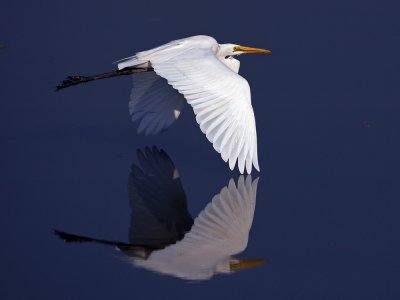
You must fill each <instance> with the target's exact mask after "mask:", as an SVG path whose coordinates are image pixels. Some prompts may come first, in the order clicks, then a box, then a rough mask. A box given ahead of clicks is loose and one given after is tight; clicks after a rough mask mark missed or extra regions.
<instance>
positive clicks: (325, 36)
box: [0, 0, 400, 299]
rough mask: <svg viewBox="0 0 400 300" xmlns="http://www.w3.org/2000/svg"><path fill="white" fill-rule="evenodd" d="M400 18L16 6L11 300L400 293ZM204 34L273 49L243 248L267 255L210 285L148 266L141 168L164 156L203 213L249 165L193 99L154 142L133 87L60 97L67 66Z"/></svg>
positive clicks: (334, 11) (315, 6) (1, 29)
mask: <svg viewBox="0 0 400 300" xmlns="http://www.w3.org/2000/svg"><path fill="white" fill-rule="evenodd" d="M399 12H400V10H399V7H398V5H396V4H395V3H394V2H392V3H391V2H390V1H384V2H379V1H355V0H354V1H329V2H321V1H274V2H261V1H259V2H256V1H250V2H249V1H246V2H243V3H238V4H232V3H229V2H226V3H216V2H215V1H203V2H195V3H192V2H187V3H186V4H182V3H179V2H171V1H169V2H166V1H165V2H163V1H153V2H146V3H145V2H143V3H137V2H135V1H113V2H108V1H102V2H101V1H85V2H82V1H57V2H53V1H14V2H8V3H6V2H2V3H1V4H0V44H3V45H5V46H6V47H5V48H0V66H1V67H0V80H1V85H0V95H1V96H0V99H1V109H0V137H1V139H0V140H1V144H0V146H1V147H0V157H1V181H0V186H1V203H2V205H1V210H0V222H1V224H0V236H1V240H2V242H1V247H0V249H1V250H0V265H1V268H0V274H1V278H0V295H1V298H2V299H55V298H57V299H88V298H89V299H91V298H95V297H96V298H98V299H108V298H117V297H130V298H143V297H146V298H149V299H154V298H168V299H169V298H171V299H174V298H175V299H181V298H185V299H187V298H188V297H190V298H193V299H206V298H211V299H214V298H216V299H217V298H221V297H226V298H231V299H242V298H246V299H247V298H250V299H399V298H400V286H399V284H398V282H399V278H400V259H399V257H398V254H399V253H400V238H399V236H400V235H399V228H400V219H399V217H398V212H399V209H400V202H399V199H400V197H399V196H400V188H399V185H398V183H399V168H400V158H399V153H400V139H399V131H400V121H399V120H400V118H399V115H400V104H399V99H400V85H399V78H400V60H399V53H400V23H399V21H398V20H399V17H400V13H399ZM196 34H207V35H211V36H214V37H215V38H216V39H217V40H218V41H219V42H222V43H223V42H230V43H237V44H243V45H248V46H254V47H264V48H267V49H271V50H272V51H273V54H272V55H270V56H250V55H249V56H242V57H240V60H241V63H242V64H241V71H240V73H241V74H242V75H243V76H244V77H245V78H247V79H248V81H249V83H250V86H251V89H252V102H253V107H254V110H255V115H256V121H257V132H258V144H259V146H258V149H259V158H260V167H261V173H257V172H256V173H254V174H252V175H253V180H254V179H255V178H256V177H260V179H259V182H258V191H257V201H256V208H255V212H254V219H253V222H252V227H251V230H250V233H249V241H248V245H247V247H246V249H245V250H244V251H243V253H241V254H239V255H237V257H239V258H265V259H268V263H266V264H264V265H262V266H258V267H254V268H252V269H247V270H243V271H241V272H237V273H233V274H225V275H218V274H217V275H215V276H213V277H212V278H211V279H210V280H206V281H201V282H193V281H187V280H182V279H179V278H177V277H173V276H168V275H160V274H157V273H155V272H151V271H148V270H146V269H144V268H135V267H133V266H132V264H131V263H127V261H126V257H125V256H124V254H122V253H121V252H118V251H116V250H115V249H114V247H109V246H104V245H98V244H91V243H82V244H68V243H67V244H66V243H64V242H63V241H62V240H61V239H59V238H57V237H56V236H55V235H54V234H53V229H59V230H64V231H66V232H70V233H74V234H79V235H84V236H89V237H96V238H101V239H107V240H116V241H122V242H129V226H130V222H131V209H130V204H129V201H130V200H129V197H128V177H129V174H130V167H131V165H132V164H133V163H138V158H137V156H136V150H137V149H144V148H145V147H146V146H152V145H156V146H157V147H158V148H160V149H164V150H165V151H166V152H167V153H168V155H169V157H170V158H171V160H172V161H173V163H174V165H175V166H176V168H177V169H178V170H179V173H180V178H181V180H182V186H183V187H184V190H185V194H186V197H187V209H188V212H189V213H190V215H191V216H192V217H193V218H195V217H196V216H197V215H198V214H199V213H200V212H201V211H202V210H203V209H204V208H205V207H206V205H207V204H208V203H209V202H210V201H211V199H212V197H213V196H214V195H216V194H218V193H219V192H220V190H221V189H222V188H223V187H224V186H226V185H228V183H229V180H230V179H231V178H233V180H234V181H237V180H238V178H239V174H238V172H237V171H234V172H231V171H230V170H229V168H228V166H227V165H226V164H225V163H224V162H223V161H222V160H221V159H220V156H219V155H218V154H217V153H216V152H215V151H214V150H213V148H212V146H211V144H210V143H209V142H208V141H207V140H206V138H205V136H204V135H203V134H202V133H201V131H200V130H199V128H198V125H197V123H196V121H195V119H194V116H193V113H192V111H191V109H190V108H189V107H186V109H185V110H184V112H183V114H182V117H181V118H180V119H179V120H178V121H177V123H176V124H174V125H173V126H172V127H171V128H170V129H169V130H168V131H166V132H165V133H163V134H160V135H157V136H151V137H144V136H137V135H136V127H135V125H134V124H132V123H131V122H130V116H129V113H128V109H127V102H128V99H129V94H130V89H131V79H130V78H129V77H121V78H115V79H109V80H106V81H99V82H94V83H88V84H86V85H82V86H77V87H71V88H69V89H66V90H63V91H60V92H55V91H54V89H55V86H56V85H57V84H58V82H59V81H60V80H62V79H63V78H64V77H65V76H67V75H89V74H95V73H100V72H105V71H110V70H112V69H113V68H114V67H115V65H111V62H113V61H115V60H117V59H120V58H123V57H126V56H129V55H132V54H134V52H136V51H140V50H146V49H149V48H152V47H154V46H157V45H160V44H162V43H164V42H167V41H170V40H173V39H177V38H182V37H186V36H191V35H196Z"/></svg>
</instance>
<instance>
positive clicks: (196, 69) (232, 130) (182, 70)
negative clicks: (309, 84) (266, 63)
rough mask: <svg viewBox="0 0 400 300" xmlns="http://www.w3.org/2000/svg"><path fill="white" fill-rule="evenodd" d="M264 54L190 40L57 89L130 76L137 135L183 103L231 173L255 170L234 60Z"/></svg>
mask: <svg viewBox="0 0 400 300" xmlns="http://www.w3.org/2000/svg"><path fill="white" fill-rule="evenodd" d="M270 52H271V51H270V50H266V49H260V48H251V47H245V46H239V45H234V44H218V43H217V41H216V40H215V39H213V38H212V37H209V36H203V35H202V36H193V37H189V38H185V39H180V40H176V41H172V42H170V43H168V44H165V45H162V46H160V47H156V48H154V49H151V50H148V51H143V52H139V53H136V55H134V56H131V57H128V58H126V59H123V60H121V61H119V63H118V69H119V71H115V72H110V73H106V74H100V75H95V76H89V77H84V76H75V77H71V76H70V77H68V78H67V79H66V80H64V81H63V82H62V84H61V85H59V86H58V87H57V88H58V89H62V88H65V87H68V86H71V85H75V84H79V83H82V82H87V81H92V80H96V79H102V78H108V77H113V76H117V75H128V74H131V73H139V72H140V73H143V72H145V71H151V72H150V73H148V74H136V76H134V79H133V82H134V89H133V91H132V93H131V101H130V102H129V111H130V113H131V115H132V120H133V121H140V125H139V128H138V132H139V133H140V132H144V133H146V134H154V133H158V132H160V131H161V130H164V129H166V128H167V127H169V126H170V125H171V124H172V123H173V122H174V121H175V120H176V119H178V117H179V115H180V113H181V111H182V107H183V105H184V103H185V102H188V103H189V104H190V105H191V106H192V107H193V111H194V113H195V114H196V121H197V123H198V124H199V125H200V129H201V130H202V132H203V133H204V134H205V135H206V136H207V139H208V140H209V141H210V142H211V143H212V144H213V146H214V149H215V150H216V151H217V152H218V153H221V157H222V159H223V160H224V161H225V162H228V161H229V167H230V168H231V170H232V169H233V168H234V167H235V165H236V161H237V163H238V168H239V171H240V173H243V172H244V170H245V169H246V171H247V173H249V174H250V173H251V169H252V166H253V165H254V167H255V168H256V169H257V170H259V165H258V156H257V133H256V124H255V119H254V112H253V107H252V105H251V94H250V87H249V84H248V83H247V81H246V79H244V78H243V77H242V76H240V75H239V74H238V72H239V65H240V62H239V61H238V60H237V59H235V58H234V57H235V56H237V55H240V54H245V53H270Z"/></svg>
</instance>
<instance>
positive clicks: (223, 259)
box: [56, 147, 265, 280]
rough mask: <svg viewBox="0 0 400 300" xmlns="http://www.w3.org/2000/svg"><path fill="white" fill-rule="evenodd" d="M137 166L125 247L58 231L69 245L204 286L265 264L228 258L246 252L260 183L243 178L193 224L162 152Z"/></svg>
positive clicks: (142, 157) (143, 157) (145, 156)
mask: <svg viewBox="0 0 400 300" xmlns="http://www.w3.org/2000/svg"><path fill="white" fill-rule="evenodd" d="M138 158H139V161H140V166H137V165H133V166H132V168H131V173H130V175H129V184H128V186H129V199H130V207H131V224H130V228H129V243H121V242H115V241H108V240H100V239H94V238H90V237H84V236H79V235H73V234H69V233H65V232H61V231H56V234H57V235H58V236H59V237H61V238H62V239H64V240H65V241H67V242H94V243H100V244H107V245H114V246H116V247H117V249H119V250H120V251H121V252H122V253H124V254H125V255H126V256H127V257H129V261H130V262H131V263H132V264H133V265H134V266H137V267H142V268H145V269H148V270H152V271H155V272H158V273H162V274H166V275H171V276H175V277H179V278H183V279H188V280H205V279H209V278H211V277H212V276H213V275H214V274H216V273H232V272H235V271H238V270H241V269H244V268H249V267H252V266H257V265H261V264H263V263H264V261H265V260H263V259H251V260H239V259H237V258H234V257H232V255H235V254H237V253H239V252H242V251H244V250H245V249H246V247H247V242H248V236H249V231H250V228H251V225H252V222H253V216H254V209H255V204H256V191H257V182H258V179H256V180H254V181H252V180H251V176H250V175H248V176H247V177H246V178H245V177H244V176H243V175H242V176H240V177H239V179H238V181H237V186H236V185H235V182H234V180H233V179H231V180H230V181H229V184H228V186H227V187H224V188H223V189H222V190H221V192H220V193H219V194H217V195H215V196H214V197H213V199H212V201H211V202H210V203H209V204H208V205H207V206H206V207H205V209H204V210H203V211H202V212H201V213H200V214H199V216H198V217H197V218H196V219H195V220H194V222H193V219H192V217H191V216H190V214H189V212H188V210H187V204H186V196H185V192H184V190H183V187H182V184H181V180H180V177H179V173H178V171H177V169H176V168H175V166H174V164H173V162H172V161H171V160H170V158H169V157H168V155H167V154H166V153H165V152H164V151H162V150H161V151H160V150H158V149H157V148H155V147H154V148H153V149H149V148H147V149H146V150H145V151H144V152H142V151H138Z"/></svg>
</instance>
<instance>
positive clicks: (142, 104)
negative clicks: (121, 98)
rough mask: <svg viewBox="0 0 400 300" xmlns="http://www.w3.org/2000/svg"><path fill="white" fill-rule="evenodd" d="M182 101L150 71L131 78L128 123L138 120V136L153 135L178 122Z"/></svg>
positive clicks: (160, 78) (180, 97) (162, 80)
mask: <svg viewBox="0 0 400 300" xmlns="http://www.w3.org/2000/svg"><path fill="white" fill-rule="evenodd" d="M185 102H186V101H185V98H184V97H183V96H182V95H181V94H179V93H178V92H177V91H176V90H174V89H173V88H172V87H171V86H170V85H169V84H168V82H167V81H166V80H165V79H164V78H162V77H160V76H158V75H157V74H156V73H154V72H144V73H140V74H134V75H133V88H132V92H131V96H130V101H129V113H130V114H131V116H132V121H133V122H135V121H139V127H138V133H139V134H140V133H145V134H146V135H149V134H156V133H159V132H160V131H162V130H165V129H167V128H168V127H169V126H171V125H172V123H173V122H174V121H175V120H177V119H178V117H179V115H180V114H181V112H182V108H183V105H184V104H185Z"/></svg>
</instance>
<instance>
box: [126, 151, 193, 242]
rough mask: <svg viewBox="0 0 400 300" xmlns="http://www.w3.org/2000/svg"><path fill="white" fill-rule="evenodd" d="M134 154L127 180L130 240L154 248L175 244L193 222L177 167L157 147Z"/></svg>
mask: <svg viewBox="0 0 400 300" xmlns="http://www.w3.org/2000/svg"><path fill="white" fill-rule="evenodd" d="M137 157H138V160H139V164H138V165H135V164H134V165H132V167H131V173H130V174H129V182H128V194H129V202H130V207H131V224H130V229H129V242H130V243H131V244H141V245H148V246H156V247H162V246H163V245H164V246H166V245H169V244H171V243H175V242H176V241H178V240H181V239H182V238H183V236H184V234H185V233H186V232H187V231H189V230H190V228H191V227H192V224H193V219H192V217H191V216H190V214H189V212H188V209H187V203H186V195H185V191H184V190H183V187H182V184H181V180H180V177H179V173H178V170H177V169H176V168H175V166H174V164H173V162H172V161H171V159H170V158H169V156H168V155H167V154H166V153H165V152H164V151H163V150H159V149H158V148H157V147H152V148H145V149H144V150H143V151H142V150H138V152H137Z"/></svg>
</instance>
